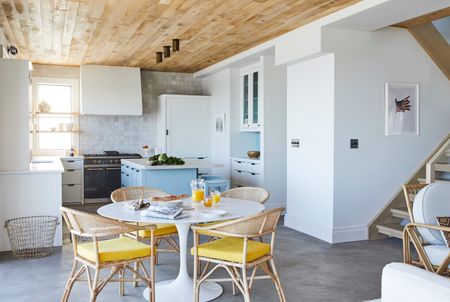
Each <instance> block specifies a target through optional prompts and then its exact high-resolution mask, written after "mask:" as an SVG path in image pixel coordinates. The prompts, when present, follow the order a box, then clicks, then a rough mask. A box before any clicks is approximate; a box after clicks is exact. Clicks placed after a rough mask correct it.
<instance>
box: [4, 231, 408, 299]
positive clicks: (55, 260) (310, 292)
mask: <svg viewBox="0 0 450 302" xmlns="http://www.w3.org/2000/svg"><path fill="white" fill-rule="evenodd" d="M276 241H277V243H276V251H275V256H276V264H277V267H278V272H279V274H280V278H281V282H282V285H283V287H284V290H285V293H286V297H287V300H288V301H299V302H300V301H303V302H309V301H314V302H316V301H317V302H319V301H342V302H344V301H345V302H352V301H364V300H371V299H375V298H379V296H380V283H381V271H382V268H383V266H384V265H386V264H387V263H390V262H393V261H401V259H402V246H401V241H400V240H398V239H384V240H377V241H360V242H352V243H343V244H336V245H330V244H328V243H326V242H323V241H321V240H318V239H315V238H313V237H310V236H308V235H305V234H302V233H299V232H296V231H293V230H291V229H289V228H286V227H279V229H278V233H277V239H276ZM190 260H191V262H190V267H191V268H192V257H190ZM71 263H72V248H71V246H64V247H63V248H62V249H57V250H56V251H55V253H54V254H53V255H51V256H49V257H46V258H41V259H36V260H17V259H14V258H12V257H11V256H9V255H4V254H3V255H0V301H5V302H6V301H8V302H22V301H27V302H29V301H33V302H56V301H59V300H60V298H61V294H62V292H63V289H64V286H65V282H66V280H67V278H68V274H69V271H70V268H71ZM177 271H178V257H177V255H176V254H162V255H161V256H160V264H159V265H157V269H156V276H157V281H162V280H167V279H172V278H175V277H176V275H177ZM223 287H224V292H223V294H222V296H220V297H219V298H218V299H216V300H215V301H218V302H219V301H230V302H233V301H243V298H242V296H240V295H238V296H233V295H232V294H231V284H230V283H224V284H223ZM143 289H144V288H143V287H142V285H141V287H138V288H133V287H132V286H131V284H130V285H126V296H124V297H121V296H119V294H118V284H117V283H112V284H109V285H107V286H106V287H105V289H104V290H103V291H102V292H101V293H100V295H99V298H98V299H97V301H99V302H102V301H108V302H116V301H121V302H129V301H145V300H144V299H143V297H142V291H143ZM88 300H89V294H88V287H87V284H86V283H85V282H79V283H75V285H74V288H73V290H72V293H71V296H70V299H69V301H71V302H75V301H76V302H83V301H88ZM252 301H264V302H271V301H277V295H276V291H275V288H274V286H273V284H272V283H271V281H269V280H256V282H255V284H254V288H253V292H252ZM167 302H170V301H167Z"/></svg>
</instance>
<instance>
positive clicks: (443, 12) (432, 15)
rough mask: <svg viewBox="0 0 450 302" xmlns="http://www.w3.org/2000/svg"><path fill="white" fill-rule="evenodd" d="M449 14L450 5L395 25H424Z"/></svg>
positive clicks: (404, 26) (406, 26) (405, 26)
mask: <svg viewBox="0 0 450 302" xmlns="http://www.w3.org/2000/svg"><path fill="white" fill-rule="evenodd" d="M448 16H450V7H447V8H444V9H441V10H438V11H435V12H432V13H430V14H426V15H423V16H420V17H417V18H414V19H410V20H406V21H403V22H400V23H397V24H395V25H394V26H397V27H403V28H408V27H413V26H419V25H423V24H426V23H429V22H432V21H434V20H437V19H441V18H445V17H448Z"/></svg>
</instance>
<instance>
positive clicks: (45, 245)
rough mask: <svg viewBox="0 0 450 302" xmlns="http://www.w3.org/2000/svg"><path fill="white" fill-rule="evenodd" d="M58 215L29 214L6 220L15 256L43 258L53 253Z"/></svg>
mask: <svg viewBox="0 0 450 302" xmlns="http://www.w3.org/2000/svg"><path fill="white" fill-rule="evenodd" d="M58 224H59V222H58V217H56V216H27V217H18V218H14V219H10V220H7V221H5V228H6V231H7V232H8V236H9V241H10V243H11V249H12V253H13V256H14V257H17V258H41V257H45V256H48V255H50V254H51V253H52V247H53V240H54V239H55V232H56V227H57V225H58Z"/></svg>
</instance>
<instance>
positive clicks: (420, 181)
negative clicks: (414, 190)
mask: <svg viewBox="0 0 450 302" xmlns="http://www.w3.org/2000/svg"><path fill="white" fill-rule="evenodd" d="M417 181H418V182H419V183H420V184H425V183H427V179H426V178H425V177H419V178H417ZM434 182H444V183H448V182H450V180H447V179H435V180H434Z"/></svg>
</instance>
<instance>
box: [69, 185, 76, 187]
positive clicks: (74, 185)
mask: <svg viewBox="0 0 450 302" xmlns="http://www.w3.org/2000/svg"><path fill="white" fill-rule="evenodd" d="M67 186H68V187H75V185H67Z"/></svg>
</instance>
